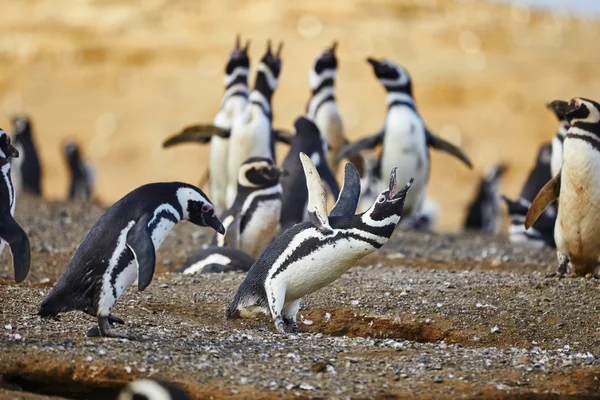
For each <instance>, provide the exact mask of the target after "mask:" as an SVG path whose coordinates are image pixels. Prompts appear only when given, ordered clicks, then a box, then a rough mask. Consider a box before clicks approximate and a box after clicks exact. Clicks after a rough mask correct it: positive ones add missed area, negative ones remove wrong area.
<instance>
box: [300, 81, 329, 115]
mask: <svg viewBox="0 0 600 400" xmlns="http://www.w3.org/2000/svg"><path fill="white" fill-rule="evenodd" d="M334 94H335V89H334V87H333V86H332V87H328V88H325V89H323V90H321V91H319V93H317V94H316V95H315V96H312V97H311V98H310V101H309V103H308V111H307V112H306V114H307V116H308V118H310V119H313V120H314V119H316V118H317V115H316V112H317V107H318V106H319V104H321V102H322V101H323V99H325V98H327V97H328V96H333V95H334ZM321 110H325V107H321V108H320V110H319V111H321Z"/></svg>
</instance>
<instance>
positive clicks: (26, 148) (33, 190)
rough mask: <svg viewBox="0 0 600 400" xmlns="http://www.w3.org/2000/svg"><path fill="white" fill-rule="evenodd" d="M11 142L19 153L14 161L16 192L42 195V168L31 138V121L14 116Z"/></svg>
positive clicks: (24, 117) (23, 117)
mask: <svg viewBox="0 0 600 400" xmlns="http://www.w3.org/2000/svg"><path fill="white" fill-rule="evenodd" d="M12 123H13V142H14V146H15V148H16V149H17V150H18V151H19V154H20V157H19V158H17V159H15V160H14V163H13V166H12V169H13V171H14V182H15V188H16V192H17V193H20V192H21V191H24V192H26V193H29V194H32V195H35V196H41V195H42V168H41V166H40V159H39V157H38V153H37V150H36V148H37V146H36V145H35V140H34V138H33V127H32V123H31V119H30V118H28V117H26V116H20V115H18V116H14V117H13V118H12Z"/></svg>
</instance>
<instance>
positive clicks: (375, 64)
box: [367, 57, 380, 68]
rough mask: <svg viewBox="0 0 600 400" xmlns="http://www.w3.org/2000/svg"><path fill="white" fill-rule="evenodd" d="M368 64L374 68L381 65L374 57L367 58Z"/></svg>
mask: <svg viewBox="0 0 600 400" xmlns="http://www.w3.org/2000/svg"><path fill="white" fill-rule="evenodd" d="M367 62H368V63H369V64H371V65H372V66H373V68H377V67H379V65H380V62H379V61H377V60H376V59H374V58H373V57H367Z"/></svg>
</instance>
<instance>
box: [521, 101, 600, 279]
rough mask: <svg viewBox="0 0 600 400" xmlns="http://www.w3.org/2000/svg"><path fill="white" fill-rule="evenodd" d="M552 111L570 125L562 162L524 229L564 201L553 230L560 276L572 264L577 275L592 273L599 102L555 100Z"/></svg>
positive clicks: (598, 250)
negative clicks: (553, 205)
mask: <svg viewBox="0 0 600 400" xmlns="http://www.w3.org/2000/svg"><path fill="white" fill-rule="evenodd" d="M550 107H551V108H552V110H554V111H555V112H556V113H557V114H558V115H561V116H564V117H565V118H566V120H567V121H568V122H569V125H570V127H569V130H568V131H567V135H566V136H565V141H564V142H563V164H562V167H561V169H560V171H559V172H558V174H557V175H556V176H554V177H553V178H552V179H551V180H550V181H549V182H548V183H547V184H546V185H545V186H544V187H543V188H542V189H541V190H540V192H539V193H538V195H537V196H536V198H535V199H534V200H533V202H532V203H531V207H529V211H528V212H527V216H526V218H525V228H526V229H529V228H530V227H531V226H532V225H533V223H534V222H536V220H537V219H538V217H539V216H540V215H541V214H542V213H543V212H544V210H545V209H546V208H547V207H548V205H550V204H551V203H553V202H554V201H556V200H557V199H560V206H559V207H558V216H557V220H556V226H555V229H554V239H555V240H556V247H557V259H558V268H557V271H556V276H558V277H563V276H565V275H566V273H567V270H568V267H569V266H572V269H573V271H574V272H575V274H576V275H587V274H592V273H593V272H594V270H595V269H596V266H597V265H598V258H599V257H600V104H598V103H597V102H596V101H593V100H589V99H585V98H581V97H576V98H574V99H572V100H571V101H570V102H566V101H561V100H556V101H553V102H552V103H551V104H550ZM596 277H598V276H597V275H596Z"/></svg>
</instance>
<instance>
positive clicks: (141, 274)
mask: <svg viewBox="0 0 600 400" xmlns="http://www.w3.org/2000/svg"><path fill="white" fill-rule="evenodd" d="M148 222H150V214H144V216H142V218H140V219H139V220H138V222H136V224H135V225H134V226H133V228H131V229H130V230H129V232H127V246H128V247H129V249H130V250H131V251H132V252H133V256H134V257H135V261H136V262H137V265H138V290H139V291H142V290H144V289H146V287H147V286H148V285H149V284H150V282H151V281H152V276H154V267H155V264H156V252H155V249H154V243H152V237H151V236H150V230H149V229H148Z"/></svg>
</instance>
